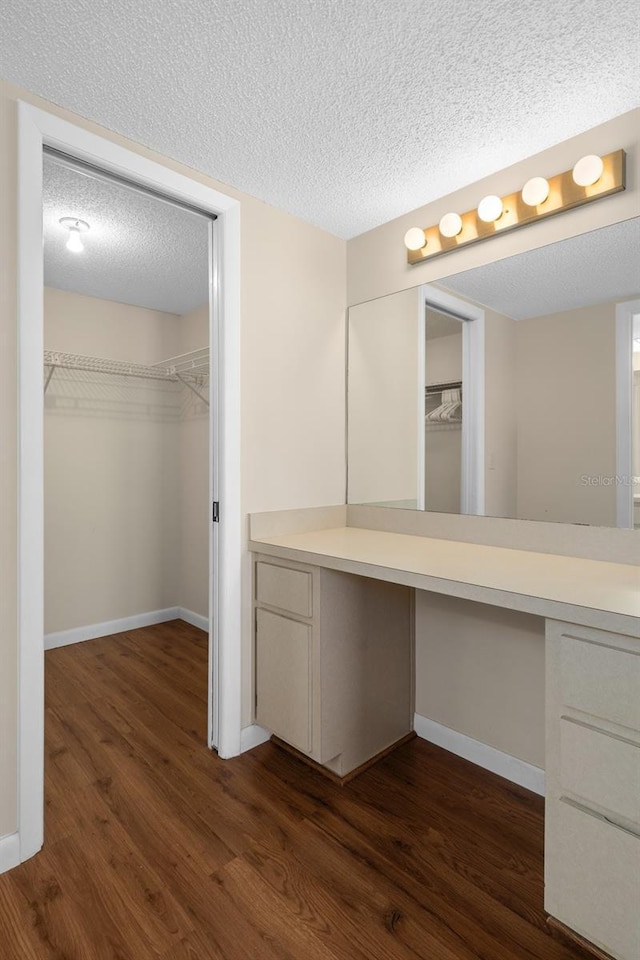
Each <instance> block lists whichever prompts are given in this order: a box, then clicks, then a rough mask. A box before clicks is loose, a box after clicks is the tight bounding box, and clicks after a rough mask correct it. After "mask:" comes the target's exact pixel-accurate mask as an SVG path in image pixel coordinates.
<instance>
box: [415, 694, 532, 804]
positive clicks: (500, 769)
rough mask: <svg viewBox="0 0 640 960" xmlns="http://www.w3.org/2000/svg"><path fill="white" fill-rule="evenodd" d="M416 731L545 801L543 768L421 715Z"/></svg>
mask: <svg viewBox="0 0 640 960" xmlns="http://www.w3.org/2000/svg"><path fill="white" fill-rule="evenodd" d="M413 729H414V730H415V731H416V733H417V734H418V736H419V737H421V738H422V739H423V740H428V741H429V743H435V744H436V746H438V747H442V748H443V749H444V750H448V751H449V752H450V753H455V755H456V756H457V757H463V758H464V759H465V760H470V761H471V763H475V764H477V765H478V766H479V767H483V768H484V769H485V770H490V771H491V772H492V773H497V774H498V776H500V777H504V778H505V780H510V781H511V783H518V784H519V785H520V786H521V787H526V788H527V790H532V791H533V793H537V794H539V795H540V796H541V797H544V793H545V786H544V770H542V769H541V768H540V767H534V766H533V764H531V763H527V762H526V761H525V760H519V759H518V758H517V757H512V756H511V755H510V754H508V753H503V752H502V750H496V748H495V747H490V746H489V745H488V744H486V743H481V742H480V741H479V740H473V739H472V738H471V737H467V736H466V735H465V734H464V733H458V731H457V730H452V729H451V728H450V727H445V726H444V725H443V724H441V723H436V721H435V720H429V719H428V718H427V717H421V716H420V714H418V713H416V714H414V717H413Z"/></svg>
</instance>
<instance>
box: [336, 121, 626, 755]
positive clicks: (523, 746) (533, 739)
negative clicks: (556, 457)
mask: <svg viewBox="0 0 640 960" xmlns="http://www.w3.org/2000/svg"><path fill="white" fill-rule="evenodd" d="M639 130H640V110H634V111H631V112H630V113H627V114H625V115H623V116H621V117H618V118H616V119H615V120H611V121H610V122H608V123H605V124H602V125H601V126H599V127H596V128H594V129H593V130H591V131H588V132H587V133H584V134H581V135H580V136H578V137H574V138H572V139H571V140H567V141H565V142H564V143H562V144H559V145H557V146H556V147H552V148H551V149H550V150H546V151H545V152H544V153H541V154H539V155H538V156H537V157H532V158H530V159H529V160H526V161H523V162H522V163H518V164H515V165H514V166H513V167H510V168H508V169H507V170H504V171H501V172H499V173H497V174H495V175H493V176H491V177H487V178H486V179H484V180H482V181H479V182H478V183H475V184H472V185H470V186H469V187H466V188H464V189H462V190H459V191H457V192H456V193H454V194H451V195H450V196H448V197H443V198H441V199H440V200H437V201H434V202H433V203H430V204H428V205H427V206H425V207H421V208H420V209H418V210H414V211H411V212H410V213H407V214H406V215H405V216H403V217H399V218H397V219H396V220H392V221H390V222H389V223H386V224H384V225H383V226H381V227H378V228H376V229H375V230H371V231H369V232H368V233H365V234H363V235H362V236H360V237H356V238H355V239H353V240H351V241H349V243H348V246H347V257H348V290H347V301H348V303H349V304H357V303H360V302H362V301H365V300H371V299H373V298H375V297H383V296H387V295H388V294H390V293H393V292H394V291H399V290H406V289H409V288H412V287H415V286H416V285H417V284H422V283H429V282H432V281H434V280H438V279H441V278H445V277H446V276H448V275H452V274H454V273H459V272H461V271H463V270H466V269H470V268H471V267H476V266H480V265H481V264H485V263H490V262H493V261H494V260H500V259H502V258H504V257H507V256H512V255H514V254H516V253H521V252H523V251H525V250H531V249H535V248H537V247H540V246H544V245H545V244H548V243H551V242H555V241H557V240H562V239H565V238H567V237H572V236H576V235H578V234H580V233H584V232H586V231H588V230H593V229H596V228H597V227H602V226H606V225H608V224H611V223H617V222H619V221H622V220H626V219H629V218H630V217H635V216H638V215H639V214H640V149H639V145H640V135H639V132H638V131H639ZM619 147H623V148H624V149H625V150H626V152H627V189H626V190H625V191H624V193H620V194H618V195H616V196H614V197H609V198H606V199H604V200H601V201H598V202H597V203H593V204H590V205H587V206H585V207H581V208H578V209H576V210H572V211H569V212H568V213H564V214H562V215H560V216H557V217H551V218H550V219H549V220H546V221H543V222H540V223H538V224H535V225H532V226H530V227H524V228H522V229H520V230H515V231H513V232H511V233H508V234H504V235H502V236H499V237H495V238H493V239H491V240H487V241H486V242H482V243H477V244H474V245H472V246H469V247H467V248H465V249H463V250H459V251H456V252H455V253H453V254H450V255H445V256H442V257H438V258H436V259H434V260H432V261H427V262H426V263H424V264H420V265H419V266H416V267H410V266H408V264H407V262H406V250H405V248H404V245H403V239H402V238H403V236H404V234H405V232H406V230H407V229H408V228H409V227H411V226H422V227H427V226H430V225H431V224H434V223H438V221H439V219H440V217H441V216H442V215H443V214H445V213H447V212H448V211H449V210H458V211H460V212H463V211H466V210H470V209H473V208H474V207H475V206H476V205H477V203H478V201H479V200H480V198H481V197H483V196H484V195H485V194H489V193H497V194H502V195H504V194H507V193H510V192H512V191H515V190H518V189H520V188H521V187H522V184H523V183H525V181H526V180H528V179H529V177H532V176H536V175H538V176H549V175H553V174H555V173H559V172H561V171H563V170H567V169H570V168H571V167H572V166H573V164H574V163H575V161H576V160H577V159H578V158H579V157H581V156H583V155H585V154H587V153H597V154H605V153H609V152H611V151H612V150H616V149H618V148H619ZM445 286H446V283H445ZM504 332H505V331H504V330H503V333H504ZM509 339H510V338H509V336H508V335H507V338H506V341H505V342H503V343H502V345H501V346H500V350H499V352H500V353H504V354H507V355H511V356H513V351H514V345H513V342H512V341H511V342H509ZM488 369H489V368H488V367H487V371H488ZM504 386H505V387H508V384H505V385H504ZM501 391H502V387H501V388H500V391H497V392H496V399H497V400H498V402H499V400H500V396H499V394H500V393H501ZM490 402H491V401H490V399H489V398H488V399H487V403H490ZM510 434H511V427H510V426H509V425H508V424H506V425H505V428H504V430H503V433H502V438H501V439H500V438H497V437H493V438H492V437H490V436H487V449H488V451H490V450H491V449H492V447H495V450H496V455H497V456H496V463H499V462H500V461H499V459H498V454H500V451H501V450H502V451H503V454H500V456H501V457H502V455H504V456H505V457H507V458H508V461H509V462H508V465H507V467H506V468H505V473H504V482H501V483H496V484H495V491H496V492H495V496H494V494H490V493H489V487H490V485H491V484H493V483H494V478H492V477H491V478H490V473H489V471H487V475H486V479H487V505H488V507H489V510H490V512H492V513H493V512H495V513H498V514H503V513H507V515H508V510H509V509H510V508H509V506H508V504H509V499H508V497H507V498H506V499H505V491H506V489H507V482H509V483H510V482H511V481H510V479H509V475H510V474H512V473H513V471H514V469H515V467H514V462H513V456H512V453H511V452H510V451H511V449H512V440H511V439H510ZM498 441H499V442H498ZM501 490H502V492H501ZM482 519H483V526H486V525H488V524H491V523H492V522H493V521H492V520H491V519H487V518H482ZM464 522H465V518H459V517H451V518H450V519H447V520H446V523H449V524H450V525H451V529H452V531H454V530H455V531H458V530H459V528H460V527H461V526H462V525H463V524H464ZM495 523H500V521H495ZM515 524H517V522H516V521H514V537H517V536H520V537H521V538H522V537H526V532H525V531H524V530H523V529H521V527H520V526H518V528H517V530H516V526H515ZM468 526H469V531H468V533H469V535H470V536H471V537H472V538H473V537H474V536H475V533H474V531H475V530H476V527H477V524H476V521H475V520H474V518H469V523H468ZM445 529H446V528H445ZM465 529H466V527H465ZM500 529H501V530H502V527H501V528H500ZM619 533H620V531H615V530H612V531H601V532H598V533H597V537H598V539H599V541H600V544H601V546H602V548H603V549H605V550H606V549H607V544H608V542H609V541H610V542H611V552H612V553H614V555H615V549H616V544H617V543H618V542H619V538H618V537H617V534H619ZM609 534H610V536H609ZM445 535H446V532H445ZM452 535H453V536H454V538H455V536H456V534H455V532H453V533H452ZM487 535H488V536H489V535H490V531H489V529H487ZM532 537H533V539H535V537H534V535H532ZM505 545H506V544H505ZM432 614H433V611H432V608H431V607H430V606H429V605H428V604H427V603H426V602H419V603H418V605H417V610H416V642H417V644H418V650H419V651H420V655H419V658H418V664H417V673H416V698H417V704H418V707H419V709H418V712H422V715H424V716H427V717H430V718H432V719H435V720H438V718H439V717H440V718H441V720H440V722H443V723H445V724H446V725H447V726H451V727H452V728H453V729H456V730H460V731H462V732H464V733H466V734H467V735H468V736H471V737H474V738H476V739H478V740H483V739H485V740H487V742H489V741H488V739H487V738H490V737H492V736H493V733H492V732H491V731H492V730H493V731H495V708H494V706H493V704H492V703H491V702H489V701H487V700H485V699H482V698H476V699H474V700H472V701H465V699H464V698H460V699H458V700H456V701H453V702H452V703H451V704H450V705H449V708H448V709H447V711H446V712H444V711H441V710H440V708H439V707H437V708H436V707H435V706H432V704H433V703H434V701H433V700H432V698H431V696H430V691H431V690H432V687H433V686H434V685H437V682H438V680H437V678H438V677H439V678H440V682H442V678H446V680H447V684H451V685H452V686H453V687H454V688H455V687H456V686H458V688H460V687H462V686H463V685H464V680H465V677H466V675H467V672H468V670H469V663H470V662H472V661H470V660H469V659H468V658H469V656H470V652H469V651H470V649H471V645H472V644H473V642H474V638H476V637H477V635H478V624H477V623H476V621H475V619H474V617H473V616H469V613H468V608H466V607H465V605H464V604H463V603H462V602H461V601H459V602H457V601H455V600H452V601H450V605H449V606H447V607H446V609H444V610H442V611H441V613H440V614H439V621H438V622H439V623H440V625H441V627H442V629H441V632H440V636H441V637H444V638H447V637H456V638H457V639H456V640H454V641H452V642H450V643H448V644H447V643H446V642H444V641H442V640H438V639H437V637H436V635H435V634H434V631H433V620H432ZM494 620H495V628H496V632H495V635H494V633H493V629H492V628H491V627H489V628H488V629H487V631H486V636H485V639H484V641H483V643H482V650H483V653H482V660H481V662H477V666H478V668H479V669H480V667H482V668H483V669H485V666H486V665H491V664H496V665H499V663H500V661H501V657H502V656H503V655H504V652H505V648H506V647H508V643H505V642H503V639H504V636H512V640H511V644H512V648H511V649H512V650H513V653H510V656H512V657H513V661H514V662H513V669H512V670H511V671H510V681H509V684H510V685H509V687H508V695H509V697H510V698H511V703H512V704H513V706H514V710H513V712H512V714H511V715H510V716H508V717H506V719H505V717H504V716H503V722H504V723H505V724H507V725H508V726H509V727H510V729H509V731H508V738H509V739H508V740H505V738H504V737H503V738H502V739H501V740H500V743H498V741H497V740H495V742H494V745H498V746H499V748H500V749H503V750H506V752H511V753H513V754H514V755H515V756H518V757H520V758H521V759H524V760H530V761H531V762H534V763H538V764H542V760H543V754H542V752H541V744H542V742H543V741H542V737H543V721H542V718H543V693H542V687H541V684H540V682H539V680H537V681H536V682H535V683H534V684H533V686H532V684H531V681H530V679H529V677H530V675H532V676H535V677H537V678H539V677H540V676H541V671H542V669H543V665H544V647H543V644H542V642H539V643H537V642H534V639H533V638H534V636H536V637H537V628H534V629H533V633H532V635H531V637H530V638H529V639H527V637H526V634H527V633H528V631H527V628H526V627H525V628H523V630H522V631H520V632H517V631H516V632H513V634H510V633H509V631H506V633H504V631H501V627H500V615H495V616H494ZM489 622H491V617H490V618H489ZM478 649H480V648H478ZM432 657H433V658H434V659H433V663H434V664H437V669H435V667H434V670H433V674H431V673H430V667H429V664H430V662H431V659H432ZM483 675H485V674H483ZM447 684H444V683H443V684H442V688H443V689H446V688H447ZM532 698H533V700H535V706H533V705H531V704H532ZM521 702H522V703H529V704H530V705H531V706H530V707H529V708H528V709H527V710H526V711H524V712H523V711H519V710H518V709H517V706H518V704H519V703H521ZM443 718H444V719H443ZM505 733H507V731H505ZM500 744H501V745H500ZM536 744H537V746H536Z"/></svg>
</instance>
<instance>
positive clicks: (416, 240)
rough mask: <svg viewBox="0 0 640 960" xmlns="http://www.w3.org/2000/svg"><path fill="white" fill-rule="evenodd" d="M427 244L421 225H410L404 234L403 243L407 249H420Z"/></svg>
mask: <svg viewBox="0 0 640 960" xmlns="http://www.w3.org/2000/svg"><path fill="white" fill-rule="evenodd" d="M426 244H427V238H426V237H425V235H424V230H422V229H421V227H411V229H410V230H407V232H406V233H405V235H404V245H405V247H406V248H407V250H422V248H423V247H424V246H426Z"/></svg>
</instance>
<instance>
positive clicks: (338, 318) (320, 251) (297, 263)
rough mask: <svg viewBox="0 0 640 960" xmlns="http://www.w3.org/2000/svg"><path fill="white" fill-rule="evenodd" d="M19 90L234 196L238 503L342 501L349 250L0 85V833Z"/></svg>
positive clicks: (12, 578)
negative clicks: (237, 229)
mask: <svg viewBox="0 0 640 960" xmlns="http://www.w3.org/2000/svg"><path fill="white" fill-rule="evenodd" d="M19 98H22V99H24V100H27V101H29V102H31V103H34V104H36V105H37V106H40V107H42V108H44V109H48V110H50V111H51V112H54V113H56V114H58V115H60V116H62V117H64V118H65V119H67V120H69V121H71V122H72V123H76V124H78V125H80V126H82V127H83V128H85V129H88V130H91V131H93V132H95V133H97V134H99V135H101V136H104V137H106V138H107V139H110V140H113V141H115V142H117V143H120V144H123V145H124V146H126V147H128V148H129V149H131V150H133V151H135V152H136V153H139V154H142V155H144V156H148V157H150V158H151V159H153V160H155V161H157V162H160V163H163V164H164V165H166V166H168V167H170V168H171V169H174V170H178V171H179V172H181V173H183V174H186V175H187V176H191V177H193V178H194V179H196V180H198V181H200V182H202V183H205V184H207V185H209V186H211V187H212V188H213V189H216V190H219V191H221V192H223V193H225V194H227V195H228V196H232V197H235V198H237V199H239V200H240V202H241V231H242V235H241V258H242V262H241V271H242V277H241V323H242V332H241V338H242V344H241V378H242V438H241V442H242V479H241V483H242V509H243V513H244V515H245V517H246V515H247V514H248V513H249V512H257V511H264V510H271V509H277V508H280V507H296V506H315V505H320V504H328V503H343V502H344V489H345V434H344V311H345V289H346V259H345V257H346V248H345V243H344V241H342V240H339V239H337V238H336V237H333V236H331V235H329V234H327V233H325V232H324V231H322V230H319V229H318V228H316V227H313V226H311V225H309V224H306V223H304V222H302V221H301V220H298V219H296V218H295V217H292V216H291V215H289V214H286V213H283V212H281V211H279V210H276V209H275V208H273V207H269V206H268V205H267V204H265V203H262V202H260V201H258V200H256V199H254V198H252V197H249V196H247V195H246V194H241V193H239V192H238V191H236V190H233V189H231V188H229V187H226V186H224V185H223V184H220V183H218V182H216V181H214V180H212V179H211V178H208V177H206V176H205V175H203V174H200V173H198V172H196V171H192V170H190V169H188V168H186V167H185V166H184V165H181V164H178V163H176V162H174V161H171V160H168V159H166V158H163V157H161V156H159V155H158V154H155V153H153V151H151V150H149V149H147V148H145V147H141V146H138V145H137V144H134V143H131V142H130V141H126V140H124V139H123V138H122V137H119V136H117V135H115V134H113V133H111V132H110V131H107V130H105V129H104V128H102V127H99V126H97V125H96V124H95V123H92V122H91V121H90V120H85V119H83V118H79V117H76V116H74V115H73V114H71V113H69V112H68V111H64V110H60V109H58V108H56V107H53V106H51V105H50V104H47V103H46V102H44V101H42V100H40V99H39V98H37V97H35V96H33V95H31V94H30V93H28V92H26V91H21V90H19V89H17V88H15V87H13V86H11V85H10V84H6V83H4V82H3V83H2V86H1V88H0V177H1V182H0V204H1V207H0V213H1V216H0V262H1V263H2V265H3V269H2V271H1V272H0V274H1V278H2V279H1V280H0V282H1V283H2V289H1V291H0V305H1V308H2V316H1V317H0V338H1V341H0V344H1V346H2V350H1V352H0V391H1V399H2V403H1V404H0V435H1V438H2V443H1V445H0V449H1V451H2V468H1V470H0V530H1V533H2V543H1V545H0V585H1V586H0V589H1V590H2V607H1V609H0V705H1V706H0V710H1V711H2V716H1V719H2V726H1V728H0V784H1V785H2V786H1V788H0V836H2V835H4V834H9V833H12V832H13V831H14V830H15V828H16V822H17V821H16V742H17V741H16V737H17V727H16V707H17V704H16V690H17V678H16V644H17V632H16V630H17V628H16V549H17V548H16V510H17V499H16V460H17V454H16V449H17V448H16V391H17V382H16V351H17V328H16V236H17V220H16V194H17V179H16V177H17V173H16V162H17V160H16V154H17V109H16V101H17V99H19ZM244 527H245V543H244V547H245V552H244V562H243V570H242V577H243V612H244V623H243V637H242V646H243V721H244V723H248V722H249V721H250V717H251V689H252V681H251V676H252V653H251V616H250V609H251V607H250V564H249V558H248V554H247V552H246V528H247V527H248V524H247V522H246V520H245V523H244Z"/></svg>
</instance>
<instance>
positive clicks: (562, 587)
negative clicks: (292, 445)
mask: <svg viewBox="0 0 640 960" xmlns="http://www.w3.org/2000/svg"><path fill="white" fill-rule="evenodd" d="M313 515H314V511H291V512H290V513H282V514H273V515H271V514H263V515H256V516H254V517H253V518H252V527H251V541H250V548H251V549H252V550H253V551H254V585H255V591H254V603H255V622H256V634H255V642H256V696H257V710H256V719H257V721H258V722H259V723H261V724H262V725H264V726H265V727H267V729H269V730H270V731H271V732H272V733H274V734H276V735H277V736H278V737H279V738H280V739H281V740H283V741H286V742H287V743H288V744H290V745H291V746H292V747H293V748H295V749H296V750H297V751H299V752H300V753H301V754H302V755H304V756H306V757H308V758H309V759H310V760H312V761H315V762H316V763H319V764H321V765H323V766H324V767H326V768H327V770H328V771H330V772H331V773H332V774H333V775H334V776H335V775H337V776H339V777H345V776H348V775H349V774H352V773H353V772H354V771H356V772H357V770H358V768H359V767H360V766H361V765H363V764H366V763H367V762H368V761H371V760H373V759H375V758H376V756H377V755H378V754H379V753H380V752H383V751H385V750H386V749H388V748H389V747H390V746H392V745H393V744H394V743H396V742H398V741H401V740H402V739H403V738H404V737H405V736H406V735H407V734H409V733H410V732H411V729H412V726H411V724H412V720H411V718H412V698H413V680H412V673H411V666H412V645H413V637H412V615H411V611H412V602H413V601H412V598H413V596H414V592H415V591H416V590H424V591H430V592H434V593H440V594H446V595H449V596H455V597H461V598H466V599H468V600H473V601H478V602H479V603H484V604H490V605H493V606H496V607H503V608H508V609H511V610H520V611H524V612H527V613H531V614H535V615H537V616H541V617H544V618H545V621H546V688H547V702H546V755H547V759H546V853H545V886H546V893H545V908H546V909H547V911H548V912H549V914H550V915H551V916H552V917H554V918H555V919H556V920H557V921H560V923H561V924H564V925H566V927H568V928H570V929H571V930H574V931H576V932H577V933H578V934H580V935H581V936H583V937H585V938H586V939H587V940H589V941H590V942H592V943H594V944H596V945H597V946H598V947H600V948H601V949H603V950H605V951H607V952H608V953H609V954H610V955H611V956H613V957H616V958H618V960H634V958H636V957H638V956H640V922H639V921H638V916H639V915H640V911H638V909H637V907H638V903H640V568H638V567H637V566H634V565H633V564H631V563H629V564H626V563H624V564H623V563H611V562H606V561H600V560H589V559H582V558H579V557H564V556H561V555H552V554H549V553H537V552H534V551H530V550H524V549H511V548H505V547H497V546H489V545H485V544H480V543H464V542H459V541H455V540H446V539H437V538H433V537H425V536H420V535H415V534H413V535H412V534H406V533H397V532H392V531H389V530H379V529H378V530H375V529H366V528H362V527H358V526H348V525H347V522H348V521H347V519H346V516H347V514H346V511H345V508H327V509H326V510H319V511H317V512H316V513H315V518H316V523H317V527H316V529H314V528H313V522H314V518H313ZM336 521H338V522H339V524H340V525H337V523H336ZM442 682H443V683H446V682H447V678H446V677H443V678H442ZM505 719H508V718H505Z"/></svg>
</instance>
